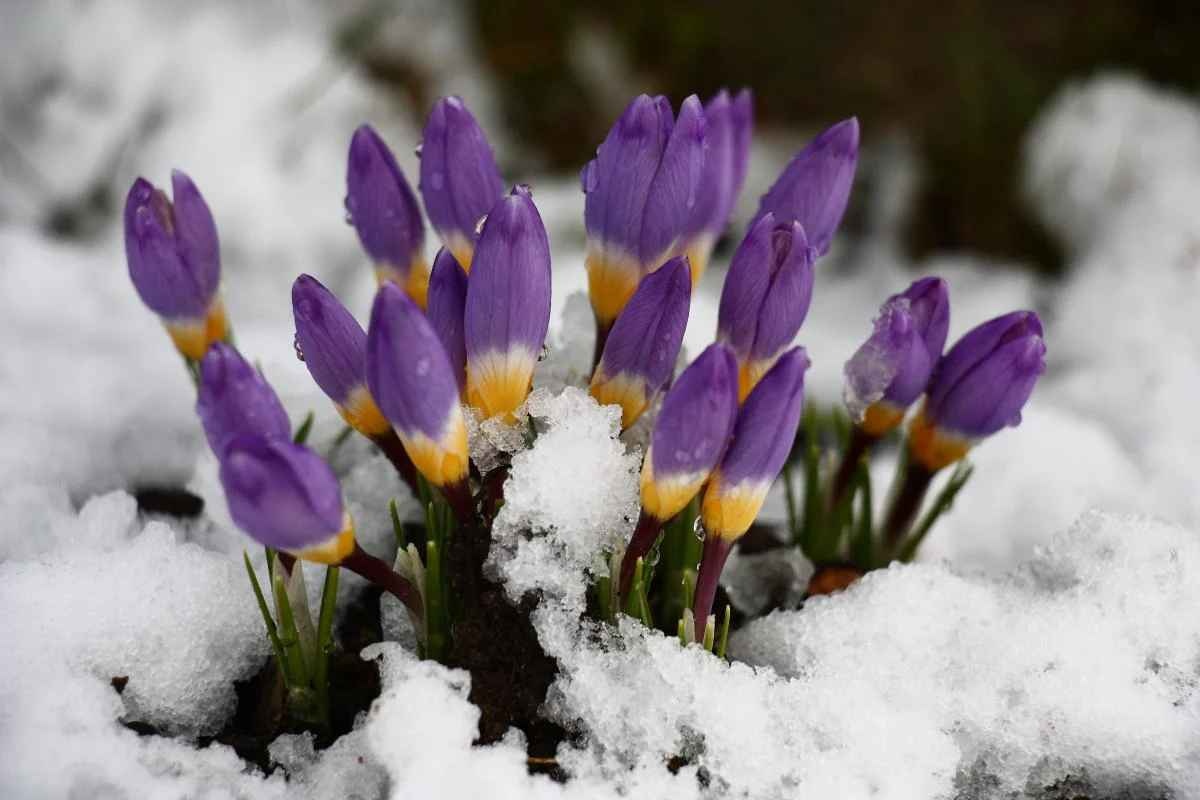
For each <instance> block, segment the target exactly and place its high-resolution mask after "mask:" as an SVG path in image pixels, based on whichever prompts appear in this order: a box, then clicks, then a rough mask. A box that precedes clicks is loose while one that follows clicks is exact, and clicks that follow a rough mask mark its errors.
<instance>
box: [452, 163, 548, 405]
mask: <svg viewBox="0 0 1200 800" xmlns="http://www.w3.org/2000/svg"><path fill="white" fill-rule="evenodd" d="M464 326H465V338H466V348H467V402H468V403H470V404H471V405H472V406H473V407H475V408H476V409H478V410H479V412H480V413H481V414H482V415H483V417H484V418H485V419H489V418H491V417H496V416H503V417H504V418H505V419H508V420H510V419H511V418H512V416H513V412H515V411H516V410H517V408H518V407H519V406H520V405H521V404H522V403H524V402H525V397H526V395H528V394H529V385H530V381H531V380H532V379H533V368H534V365H535V364H536V363H537V360H538V357H539V355H540V354H541V351H542V344H543V343H544V342H545V339H546V331H547V330H548V329H549V327H550V241H549V239H548V238H547V237H546V226H545V225H544V224H543V223H542V217H541V215H540V214H538V210H537V207H536V206H534V204H533V197H532V196H531V195H530V193H529V187H527V186H517V187H516V188H514V189H513V190H512V193H511V194H509V195H507V196H506V197H504V198H503V199H501V200H500V202H499V203H497V204H496V206H495V207H494V208H493V209H492V210H491V211H490V212H489V213H488V217H487V221H486V222H484V224H483V231H482V232H481V233H480V235H479V245H478V246H477V247H476V249H475V266H474V267H473V268H472V271H471V278H470V280H469V281H468V282H467V303H466V312H465V317H464Z"/></svg>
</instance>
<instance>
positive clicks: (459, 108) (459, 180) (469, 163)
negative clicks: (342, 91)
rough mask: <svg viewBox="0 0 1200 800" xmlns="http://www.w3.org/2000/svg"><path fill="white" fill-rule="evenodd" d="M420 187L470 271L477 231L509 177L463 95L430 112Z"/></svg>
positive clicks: (442, 102) (427, 205)
mask: <svg viewBox="0 0 1200 800" xmlns="http://www.w3.org/2000/svg"><path fill="white" fill-rule="evenodd" d="M420 189H421V197H422V198H424V200H425V211H426V212H427V213H428V214H429V219H430V221H431V222H432V223H433V227H434V229H435V230H436V231H437V232H438V235H439V236H440V237H441V238H442V242H443V243H445V245H446V248H447V249H448V250H449V251H450V252H451V253H453V254H454V257H455V258H456V259H458V262H459V263H460V264H461V265H462V266H463V269H465V270H466V271H467V272H468V273H469V272H470V271H471V267H472V262H473V260H474V259H473V252H474V246H475V231H476V229H477V228H478V227H479V223H480V221H481V220H482V219H483V217H484V215H485V214H487V213H488V212H489V211H491V209H492V206H494V205H495V204H496V203H497V201H499V200H500V198H501V197H503V196H504V180H503V179H502V178H501V177H500V168H499V167H497V166H496V157H495V155H494V154H493V153H492V146H491V145H490V144H488V140H487V137H486V136H485V135H484V133H483V129H482V128H480V127H479V123H478V122H476V121H475V117H474V116H472V114H471V112H470V111H469V110H468V109H467V106H466V104H465V103H463V101H462V99H460V98H458V97H443V98H442V99H440V100H438V101H437V103H435V104H434V106H433V110H432V111H430V112H429V119H428V121H427V122H426V123H425V132H424V138H423V139H422V142H421V182H420Z"/></svg>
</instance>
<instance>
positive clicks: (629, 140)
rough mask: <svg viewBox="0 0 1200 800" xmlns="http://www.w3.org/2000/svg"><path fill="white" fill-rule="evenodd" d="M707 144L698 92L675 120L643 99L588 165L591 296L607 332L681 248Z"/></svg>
mask: <svg viewBox="0 0 1200 800" xmlns="http://www.w3.org/2000/svg"><path fill="white" fill-rule="evenodd" d="M704 143H705V124H704V109H703V108H702V107H701V105H700V100H699V99H698V98H696V96H695V95H692V96H691V97H689V98H687V99H686V100H685V101H684V102H683V105H682V106H681V107H680V109H679V118H678V120H673V119H672V113H671V102H670V101H669V100H668V99H667V98H665V97H648V96H646V95H640V96H639V97H637V98H635V99H634V101H633V102H632V103H630V104H629V106H628V107H627V108H626V109H625V112H624V113H623V114H622V115H621V118H620V119H618V120H617V123H616V124H615V125H613V127H612V130H611V131H609V133H608V136H607V138H605V140H604V142H603V144H601V145H600V147H599V149H597V151H596V158H595V159H593V160H592V161H590V162H589V163H588V164H587V166H585V167H584V168H583V172H582V174H581V176H580V178H581V183H582V185H583V191H584V194H585V199H584V222H585V224H586V226H587V235H588V254H587V270H588V292H589V294H590V296H591V300H592V308H593V309H594V310H595V312H596V320H597V323H598V325H599V328H600V330H601V333H602V335H603V334H604V332H606V331H607V329H608V328H609V327H610V326H611V325H612V323H613V321H614V320H615V319H616V318H617V314H619V313H620V311H621V309H622V308H624V307H625V304H626V303H627V302H629V298H630V297H632V296H633V292H634V290H635V289H637V285H638V282H639V281H640V280H641V279H642V277H643V276H644V275H646V274H648V273H650V272H652V271H653V270H655V269H657V268H658V267H660V266H661V265H662V264H663V263H665V262H666V261H667V260H668V259H669V258H670V257H671V256H673V255H677V254H679V252H680V251H681V250H682V245H683V241H682V237H683V234H684V233H685V230H686V228H687V226H688V222H689V219H690V216H691V214H692V210H693V209H694V208H695V206H696V203H697V193H698V190H699V188H700V177H701V171H702V169H703V165H704Z"/></svg>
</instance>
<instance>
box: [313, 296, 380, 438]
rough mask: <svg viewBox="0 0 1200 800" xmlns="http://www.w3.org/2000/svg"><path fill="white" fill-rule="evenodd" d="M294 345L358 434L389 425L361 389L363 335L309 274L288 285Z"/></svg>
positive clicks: (364, 386)
mask: <svg viewBox="0 0 1200 800" xmlns="http://www.w3.org/2000/svg"><path fill="white" fill-rule="evenodd" d="M292 314H293V316H294V317H295V321H296V350H297V352H298V353H299V354H300V356H301V357H302V358H303V359H304V364H305V366H307V367H308V371H309V373H310V374H311V375H312V377H313V380H314V381H316V383H317V386H320V387H321V391H322V392H324V393H325V394H326V396H328V397H329V399H330V400H332V401H333V404H334V406H335V407H336V408H337V410H338V413H339V414H341V415H342V419H344V420H346V424H347V425H349V426H350V427H351V428H354V429H355V430H356V431H358V432H359V433H361V434H363V435H364V436H370V437H376V436H382V435H384V434H386V433H387V432H388V431H390V430H391V429H392V426H391V424H390V423H389V422H388V421H387V420H386V419H385V418H384V416H383V412H382V411H380V410H379V406H377V405H376V404H375V400H374V398H372V397H371V393H370V392H369V391H368V390H367V334H366V333H365V332H364V331H363V329H362V326H361V325H359V324H358V320H356V319H355V318H354V315H353V314H351V313H350V312H349V311H347V310H346V307H345V306H343V305H342V304H341V301H339V300H338V299H337V298H336V297H335V296H334V295H333V292H331V291H329V290H328V289H326V288H325V287H324V286H323V285H322V284H321V282H320V281H318V280H317V279H316V278H314V277H312V276H311V275H301V276H300V277H299V278H297V279H296V282H295V283H293V284H292Z"/></svg>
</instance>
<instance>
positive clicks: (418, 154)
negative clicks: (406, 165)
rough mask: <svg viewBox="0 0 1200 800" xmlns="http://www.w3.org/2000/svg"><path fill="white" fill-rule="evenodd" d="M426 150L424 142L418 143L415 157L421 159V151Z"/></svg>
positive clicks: (414, 152) (414, 153)
mask: <svg viewBox="0 0 1200 800" xmlns="http://www.w3.org/2000/svg"><path fill="white" fill-rule="evenodd" d="M424 149H425V143H424V142H417V146H416V147H414V148H413V155H414V156H416V157H417V158H420V157H421V151H422V150H424Z"/></svg>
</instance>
